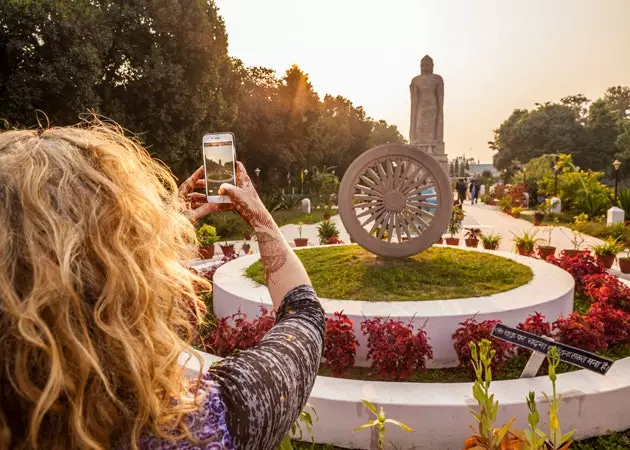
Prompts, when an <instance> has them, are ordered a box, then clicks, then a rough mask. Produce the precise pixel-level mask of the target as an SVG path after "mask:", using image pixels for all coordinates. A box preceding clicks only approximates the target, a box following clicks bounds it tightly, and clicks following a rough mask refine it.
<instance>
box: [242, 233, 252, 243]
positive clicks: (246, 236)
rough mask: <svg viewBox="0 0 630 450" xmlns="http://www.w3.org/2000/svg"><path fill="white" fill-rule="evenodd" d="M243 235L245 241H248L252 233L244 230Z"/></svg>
mask: <svg viewBox="0 0 630 450" xmlns="http://www.w3.org/2000/svg"><path fill="white" fill-rule="evenodd" d="M243 237H244V238H245V240H246V241H249V240H250V239H251V238H252V234H251V233H250V232H249V231H246V232H245V233H243Z"/></svg>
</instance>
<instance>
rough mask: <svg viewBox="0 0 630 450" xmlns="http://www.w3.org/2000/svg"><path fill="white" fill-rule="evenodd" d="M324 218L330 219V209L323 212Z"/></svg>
mask: <svg viewBox="0 0 630 450" xmlns="http://www.w3.org/2000/svg"><path fill="white" fill-rule="evenodd" d="M324 220H330V211H326V212H325V213H324Z"/></svg>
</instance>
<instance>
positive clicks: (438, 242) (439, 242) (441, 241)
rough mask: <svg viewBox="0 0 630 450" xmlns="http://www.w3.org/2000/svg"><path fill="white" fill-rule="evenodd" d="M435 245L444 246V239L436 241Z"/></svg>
mask: <svg viewBox="0 0 630 450" xmlns="http://www.w3.org/2000/svg"><path fill="white" fill-rule="evenodd" d="M436 244H438V245H442V244H444V239H442V238H440V239H438V240H437V242H436Z"/></svg>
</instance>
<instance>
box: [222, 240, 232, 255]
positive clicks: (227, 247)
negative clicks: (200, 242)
mask: <svg viewBox="0 0 630 450" xmlns="http://www.w3.org/2000/svg"><path fill="white" fill-rule="evenodd" d="M219 246H220V247H221V251H222V252H223V256H232V255H233V254H234V244H228V243H227V242H226V243H225V244H220V245H219Z"/></svg>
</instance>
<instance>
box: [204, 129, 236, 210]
mask: <svg viewBox="0 0 630 450" xmlns="http://www.w3.org/2000/svg"><path fill="white" fill-rule="evenodd" d="M203 159H204V161H203V164H204V168H205V175H206V196H207V197H208V201H213V202H222V203H225V202H229V201H230V200H229V197H227V196H221V195H219V187H220V186H221V185H222V184H223V183H230V184H236V182H235V179H234V178H235V169H236V167H235V161H234V140H233V137H232V135H231V134H230V133H218V134H207V135H205V136H204V137H203Z"/></svg>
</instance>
